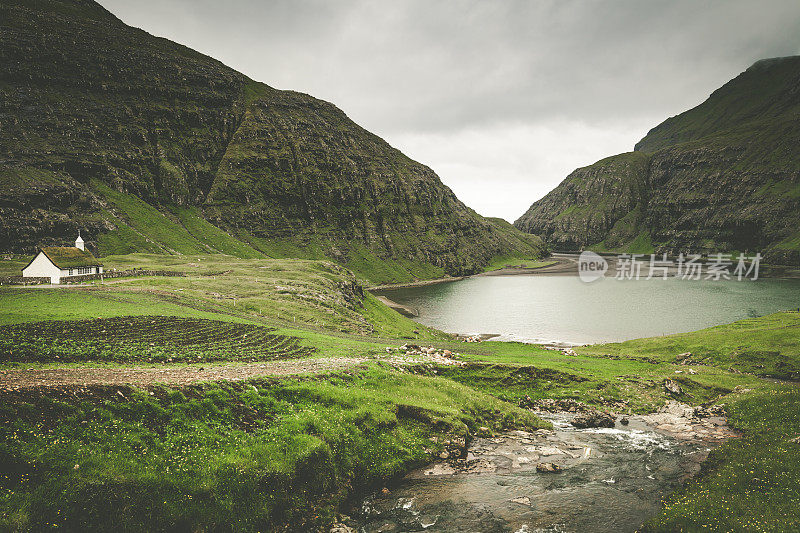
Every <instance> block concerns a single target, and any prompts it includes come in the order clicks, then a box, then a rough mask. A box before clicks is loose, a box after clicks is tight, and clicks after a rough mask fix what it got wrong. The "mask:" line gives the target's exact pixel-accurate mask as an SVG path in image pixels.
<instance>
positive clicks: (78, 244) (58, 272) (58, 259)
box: [22, 233, 103, 283]
mask: <svg viewBox="0 0 800 533" xmlns="http://www.w3.org/2000/svg"><path fill="white" fill-rule="evenodd" d="M102 273H103V265H102V264H101V263H100V262H99V261H98V260H97V259H96V258H95V257H94V256H93V255H92V254H91V252H87V251H86V250H85V249H84V246H83V239H81V235H80V233H78V238H77V239H76V240H75V246H46V247H44V248H40V249H39V253H37V254H36V256H35V257H34V258H33V259H32V260H31V262H30V263H28V265H27V266H26V267H25V268H23V269H22V276H23V277H26V278H35V277H42V278H50V283H61V278H63V277H68V276H87V275H89V274H102Z"/></svg>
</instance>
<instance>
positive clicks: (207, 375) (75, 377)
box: [0, 357, 367, 390]
mask: <svg viewBox="0 0 800 533" xmlns="http://www.w3.org/2000/svg"><path fill="white" fill-rule="evenodd" d="M366 360H367V359H363V358H356V357H328V358H320V359H289V360H283V361H269V362H265V363H242V364H235V363H232V364H228V365H214V366H202V365H193V366H180V367H167V368H141V367H129V368H122V367H120V368H111V367H99V368H88V367H71V368H32V369H11V370H2V371H0V390H21V389H33V388H38V387H60V386H67V385H130V384H136V385H150V384H153V383H169V384H173V385H185V384H189V383H195V382H198V381H216V380H231V381H240V380H244V379H249V378H253V377H257V376H266V377H280V376H291V375H297V374H324V373H326V372H330V371H334V370H340V369H343V368H348V367H351V366H355V365H357V364H359V363H363V362H364V361H366Z"/></svg>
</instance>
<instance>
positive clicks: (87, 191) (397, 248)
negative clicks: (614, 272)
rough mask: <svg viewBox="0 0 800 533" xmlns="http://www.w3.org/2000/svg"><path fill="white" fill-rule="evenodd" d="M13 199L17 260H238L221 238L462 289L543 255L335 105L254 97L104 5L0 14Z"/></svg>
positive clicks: (1, 168)
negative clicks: (437, 274) (431, 278)
mask: <svg viewBox="0 0 800 533" xmlns="http://www.w3.org/2000/svg"><path fill="white" fill-rule="evenodd" d="M0 184H1V185H2V190H0V251H3V252H8V251H13V252H26V253H27V252H31V251H32V250H33V249H34V248H35V247H36V246H37V245H44V244H56V243H60V242H63V241H65V240H67V241H68V240H71V239H72V238H74V237H73V235H74V234H75V233H76V232H77V229H78V228H82V229H83V230H84V234H88V235H92V236H94V239H93V240H92V241H90V242H89V245H90V247H92V248H94V249H95V251H97V250H98V249H99V251H100V252H101V253H118V252H121V251H126V252H128V251H137V250H138V251H162V252H163V251H166V252H181V251H182V250H183V251H185V252H187V253H188V252H195V251H211V252H213V251H224V250H221V246H220V245H219V244H218V243H217V242H216V241H214V240H212V239H210V238H208V233H209V231H212V232H216V233H215V235H217V237H218V240H219V239H223V237H224V239H226V240H228V239H229V240H238V241H241V242H238V243H233V244H232V243H230V242H227V245H226V246H224V247H225V248H226V249H228V248H229V249H247V250H248V252H247V253H256V254H267V255H275V254H278V255H280V254H281V253H283V254H289V255H291V253H292V252H291V250H304V252H303V253H304V255H306V256H307V255H309V254H310V255H315V254H316V255H323V256H330V257H333V258H335V259H339V260H341V261H342V262H345V263H347V262H348V261H352V260H353V256H355V255H358V256H359V257H360V258H367V259H365V260H375V261H399V262H406V263H408V264H409V265H421V264H427V265H432V266H435V268H438V269H443V270H444V271H446V272H449V273H451V274H461V273H465V272H472V271H474V270H476V269H477V268H479V266H480V265H481V264H483V263H485V261H487V260H488V259H489V258H490V257H491V256H492V255H495V254H498V253H508V252H518V253H530V254H535V253H537V252H538V251H539V250H540V248H541V241H540V240H539V239H537V238H535V237H528V236H520V235H515V234H513V231H508V230H507V229H501V228H499V227H498V226H496V225H495V224H492V223H491V222H489V221H487V220H485V219H483V218H482V217H480V216H479V215H477V214H476V213H474V212H473V211H472V210H470V209H469V208H467V207H466V206H464V204H462V203H461V202H460V201H459V200H458V199H457V198H456V197H455V195H454V194H453V193H452V192H451V191H450V189H449V188H447V187H446V186H444V185H443V184H442V183H441V181H440V180H439V178H438V177H437V176H436V174H435V173H434V172H433V171H432V170H430V169H429V168H427V167H425V166H424V165H421V164H419V163H417V162H414V161H412V160H410V159H409V158H407V157H405V156H404V155H403V154H402V153H400V152H399V151H397V150H395V149H393V148H392V147H391V146H389V145H388V144H387V143H386V142H385V141H383V140H382V139H380V138H378V137H377V136H375V135H373V134H371V133H369V132H367V131H366V130H364V129H362V128H360V127H359V126H358V125H356V124H355V123H353V122H352V121H351V120H349V119H348V118H347V116H346V115H345V114H344V113H343V112H342V111H340V110H339V109H338V108H336V107H335V106H334V105H332V104H329V103H327V102H323V101H320V100H317V99H315V98H312V97H310V96H308V95H305V94H300V93H296V92H292V91H280V90H276V89H273V88H271V87H269V86H267V85H264V84H261V83H257V82H254V81H252V80H250V79H248V78H247V77H246V76H244V75H243V74H240V73H238V72H236V71H234V70H232V69H230V68H228V67H226V66H225V65H223V64H221V63H220V62H218V61H216V60H214V59H212V58H209V57H207V56H204V55H202V54H199V53H197V52H195V51H193V50H190V49H188V48H186V47H183V46H180V45H178V44H176V43H173V42H170V41H168V40H165V39H161V38H157V37H153V36H151V35H149V34H147V33H146V32H144V31H141V30H138V29H135V28H131V27H129V26H126V25H125V24H123V23H122V22H121V21H119V20H118V19H117V18H115V17H114V16H113V15H111V14H110V13H108V12H107V11H106V10H105V9H103V8H102V7H101V6H99V5H98V4H96V3H94V2H90V1H88V0H44V1H42V0H40V1H19V2H16V1H12V2H10V3H9V2H3V4H2V5H0ZM153 211H155V212H153ZM186 213H191V216H192V217H193V218H191V220H188V221H187V218H186V217H185V216H183V215H185V214H186ZM145 214H146V215H147V217H148V218H147V220H146V221H145V220H144V219H143V217H144V216H145ZM198 219H200V220H198ZM189 222H191V224H189ZM209 222H211V223H213V224H214V225H215V226H216V227H215V228H211V227H210V225H209V224H208V223H209ZM201 224H205V225H206V226H201ZM154 225H155V226H156V227H155V229H154ZM173 225H174V226H176V228H173ZM161 226H163V227H161ZM198 228H201V229H202V228H205V229H206V230H205V231H200V230H198ZM220 229H221V230H224V231H223V232H220ZM157 230H158V231H157ZM184 233H185V238H184V237H181V238H182V239H183V240H181V241H175V239H176V237H175V236H176V235H183V234H184ZM160 234H164V235H166V234H169V235H168V237H169V238H166V237H165V238H161V237H160V236H159V235H160ZM123 244H124V246H122V245H123ZM276 250H281V251H282V252H279V251H276ZM308 250H312V251H311V252H309V251H308ZM409 268H411V267H409ZM412 270H413V269H412ZM418 270H421V271H424V270H425V267H419V268H418Z"/></svg>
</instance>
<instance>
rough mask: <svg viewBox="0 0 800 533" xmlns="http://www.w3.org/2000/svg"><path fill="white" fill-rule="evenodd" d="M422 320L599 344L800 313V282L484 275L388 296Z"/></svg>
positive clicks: (456, 329)
mask: <svg viewBox="0 0 800 533" xmlns="http://www.w3.org/2000/svg"><path fill="white" fill-rule="evenodd" d="M382 294H384V295H386V296H387V297H388V298H390V299H392V300H394V301H396V302H399V303H402V304H404V305H408V306H410V307H413V308H415V309H416V310H417V311H418V312H419V317H418V319H417V320H418V321H419V322H422V323H423V324H426V325H428V326H433V327H435V328H438V329H441V330H444V331H447V332H450V333H464V334H474V333H498V334H500V335H501V337H500V338H499V340H518V341H527V342H555V341H558V342H568V343H576V344H583V343H595V342H609V341H621V340H627V339H635V338H638V337H651V336H656V335H665V334H670V333H681V332H686V331H693V330H697V329H701V328H705V327H709V326H716V325H719V324H725V323H728V322H733V321H735V320H740V319H743V318H748V317H756V316H762V315H765V314H769V313H774V312H776V311H782V310H787V309H795V308H797V307H800V280H795V279H791V280H783V279H760V280H757V281H750V280H744V281H710V280H709V281H705V280H700V281H688V280H681V279H675V278H670V279H667V280H663V279H653V280H649V281H648V280H627V281H620V280H616V279H613V278H604V279H601V280H598V281H595V282H592V283H584V282H582V281H580V279H579V278H578V277H576V276H558V275H553V276H548V275H531V276H527V275H516V276H479V277H475V278H469V279H466V280H463V281H456V282H451V283H440V284H437V285H428V286H425V287H413V288H407V289H397V290H392V291H386V292H384V293H382Z"/></svg>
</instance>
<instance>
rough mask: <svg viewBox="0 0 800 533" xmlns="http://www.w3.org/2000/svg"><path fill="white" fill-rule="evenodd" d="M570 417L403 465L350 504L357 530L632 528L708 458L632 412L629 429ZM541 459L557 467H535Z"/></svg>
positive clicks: (702, 448) (703, 449)
mask: <svg viewBox="0 0 800 533" xmlns="http://www.w3.org/2000/svg"><path fill="white" fill-rule="evenodd" d="M569 416H570V415H566V414H560V415H550V418H551V420H552V421H553V422H554V426H555V431H553V432H547V431H540V432H536V433H534V434H531V433H524V432H510V433H507V434H505V435H502V436H500V437H499V438H482V439H477V440H476V441H475V442H473V443H472V444H471V445H470V448H469V456H468V458H467V459H466V460H461V461H458V462H456V463H453V462H450V463H449V464H448V463H447V462H440V463H437V464H434V465H430V466H428V467H426V468H423V469H420V470H418V471H415V472H412V473H411V474H409V475H408V476H406V478H405V479H404V480H403V481H401V483H400V484H399V486H397V487H395V488H393V490H391V491H390V492H389V493H388V494H382V493H378V494H376V495H373V496H371V497H368V498H367V499H366V500H365V501H363V503H362V504H361V506H360V507H359V508H358V509H355V510H354V515H355V516H354V517H355V518H356V521H357V525H358V529H359V531H363V532H365V533H371V532H377V531H382V532H401V531H423V530H424V531H431V532H456V531H464V532H467V531H469V532H485V533H493V532H497V533H500V532H508V533H511V532H518V533H534V532H554V533H555V532H584V531H592V532H596V533H602V532H625V531H635V530H636V529H638V528H639V527H640V526H641V524H642V523H643V522H645V521H646V520H647V519H648V518H650V517H651V516H654V515H655V514H657V513H658V510H659V507H660V500H661V498H662V497H663V496H665V495H666V494H668V493H669V492H671V491H673V490H674V489H675V488H677V487H678V486H679V485H680V484H681V483H683V482H684V481H685V480H686V479H687V478H688V477H690V476H692V475H695V474H696V473H697V472H698V471H699V464H700V462H701V461H702V460H703V459H705V457H706V456H707V452H708V447H707V446H708V445H707V444H705V443H703V442H699V441H679V440H677V439H675V438H673V437H668V436H666V435H664V434H661V433H658V432H656V431H654V430H653V429H652V428H651V427H650V426H647V425H646V424H645V423H643V422H642V420H640V419H637V418H636V417H632V418H631V424H630V426H624V427H619V425H618V427H617V428H609V429H585V430H576V429H574V428H572V427H571V426H569V425H568V424H566V423H565V422H566V420H567V419H568V418H569ZM540 461H553V462H557V463H559V464H561V465H562V466H563V467H564V470H563V471H562V472H560V473H539V472H537V471H536V468H535V465H536V464H537V463H538V462H540ZM451 464H457V465H461V466H456V467H455V469H454V468H452V467H451V466H449V465H451Z"/></svg>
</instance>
